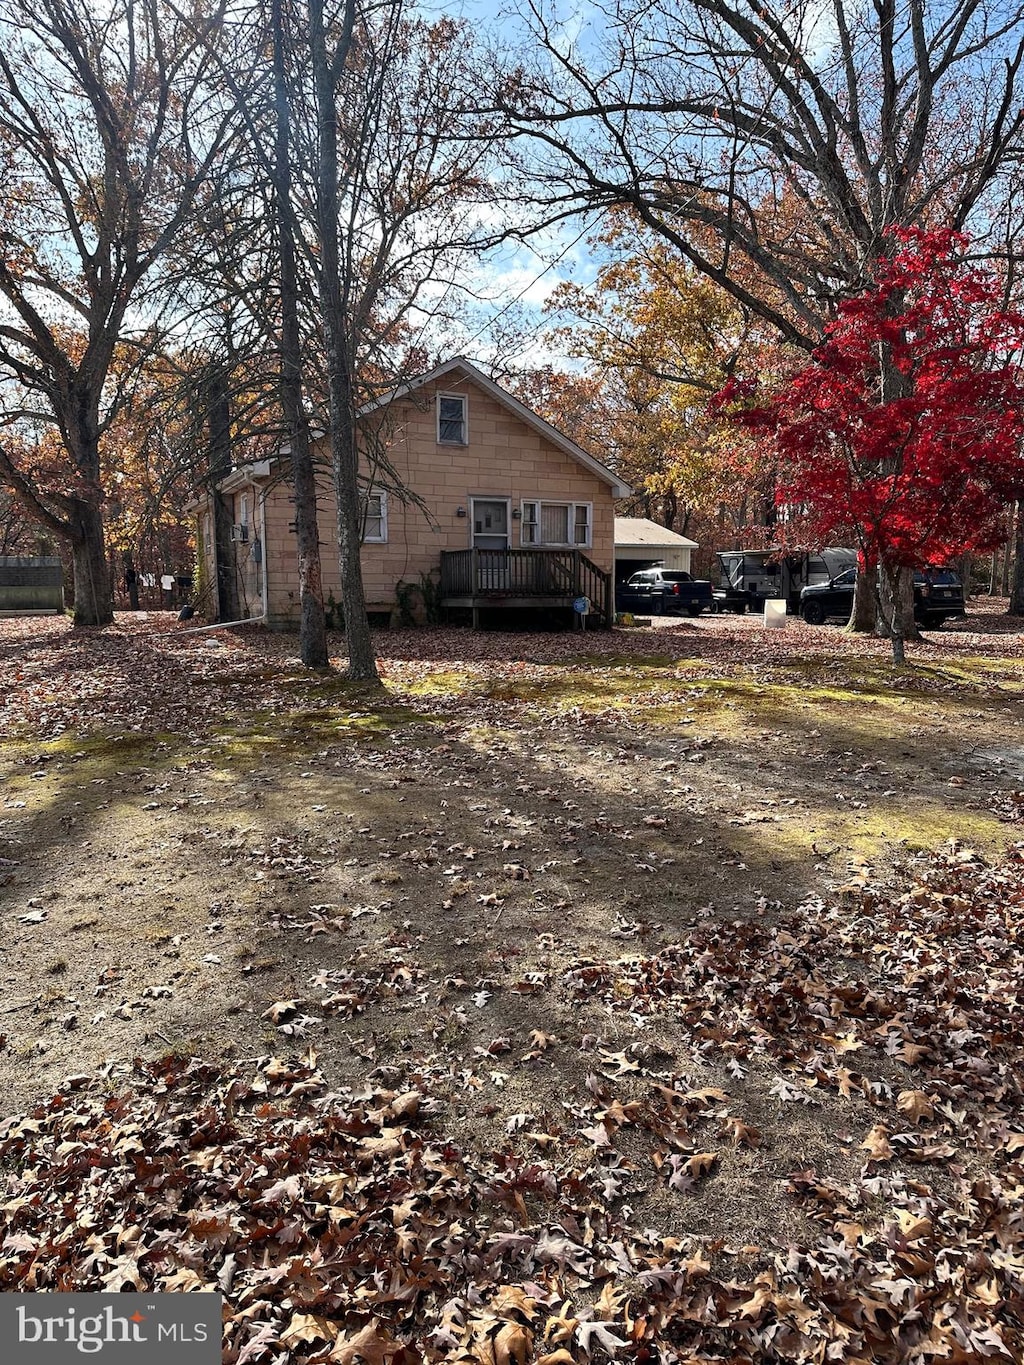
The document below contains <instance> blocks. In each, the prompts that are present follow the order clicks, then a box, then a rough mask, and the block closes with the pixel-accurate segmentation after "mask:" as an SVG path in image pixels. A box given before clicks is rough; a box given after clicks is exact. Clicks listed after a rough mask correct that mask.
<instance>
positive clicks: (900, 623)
mask: <svg viewBox="0 0 1024 1365" xmlns="http://www.w3.org/2000/svg"><path fill="white" fill-rule="evenodd" d="M877 607H878V622H879V627H878V633H879V634H880V635H883V636H888V637H889V639H890V640H891V641H892V661H893V663H894V664H895V665H896V667H897V668H899V667H901V666H902V665H903V664H904V663H906V659H907V655H906V648H905V642H906V641H907V640H919V639H920V638H921V636H920V633H919V631H918V629H917V623H916V622H915V620H914V571H913V570H912V569H901V568H889V567H888V566H887V565H883V566H880V568H879V572H878V596H877Z"/></svg>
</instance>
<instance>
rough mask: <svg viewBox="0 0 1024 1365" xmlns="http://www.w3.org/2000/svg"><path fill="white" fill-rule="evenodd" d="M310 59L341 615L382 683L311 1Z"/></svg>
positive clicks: (329, 75) (354, 653) (362, 675)
mask: <svg viewBox="0 0 1024 1365" xmlns="http://www.w3.org/2000/svg"><path fill="white" fill-rule="evenodd" d="M353 21H354V9H353V6H352V3H351V0H348V3H347V4H346V12H345V27H344V32H343V34H342V36H341V37H340V38H339V45H338V48H337V50H336V52H335V54H334V61H333V70H339V69H340V65H339V63H341V64H343V63H344V60H345V57H346V53H347V45H349V44H350V43H351V33H352V23H353ZM309 27H310V58H311V63H312V67H313V79H314V81H315V83H316V105H317V133H318V137H317V143H318V166H317V226H318V230H319V237H320V270H319V286H320V311H321V314H322V323H323V331H324V342H325V347H326V351H327V387H328V406H329V412H330V422H331V462H332V465H333V469H334V493H335V498H336V500H337V504H338V560H339V567H340V570H341V601H342V608H343V610H344V613H345V643H346V646H347V648H348V661H349V664H348V676H349V677H350V678H352V679H354V680H357V681H361V682H374V683H379V682H380V676H379V674H378V672H377V661H376V658H375V656H374V652H373V641H372V640H371V638H370V625H369V622H368V620H367V618H366V597H365V594H364V592H363V570H362V563H361V560H360V550H361V544H360V541H361V534H360V509H359V451H358V443H357V432H356V414H355V382H354V380H355V376H354V366H355V340H354V337H353V335H352V326H353V320H352V318H351V317H350V315H349V314H350V309H349V308H348V306H347V303H346V300H347V295H348V290H347V289H345V288H344V287H343V281H342V275H341V266H340V261H339V252H338V219H339V207H340V199H339V191H338V114H337V109H336V108H335V86H336V81H335V77H334V74H333V70H332V63H331V62H330V61H329V59H328V55H327V47H326V34H325V32H324V13H323V0H310V5H309Z"/></svg>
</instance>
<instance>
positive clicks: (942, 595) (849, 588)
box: [800, 569, 966, 630]
mask: <svg viewBox="0 0 1024 1365" xmlns="http://www.w3.org/2000/svg"><path fill="white" fill-rule="evenodd" d="M856 583H857V571H856V569H847V570H846V571H845V573H841V574H839V575H838V576H837V577H836V578H832V579H830V580H829V581H828V582H827V583H814V584H812V585H811V586H810V587H806V588H804V589H803V591H802V592H801V593H800V615H801V616H802V617H803V618H804V620H805V621H806V622H807V623H808V625H812V626H820V625H821V624H822V622H823V621H825V620H827V619H828V617H830V616H840V617H842V618H843V619H844V620H848V619H849V616H850V611H851V610H852V608H853V593H854V589H855V587H856ZM965 615H966V610H965V608H964V585H963V584H962V583H961V582H960V579H959V578H957V576H956V574H955V573H953V572H952V571H951V570H950V569H927V570H925V571H924V572H923V573H915V574H914V620H915V621H916V622H917V624H918V625H919V626H923V627H924V628H925V630H937V629H938V627H939V626H941V625H942V623H943V621H949V620H951V619H952V618H953V617H956V616H965Z"/></svg>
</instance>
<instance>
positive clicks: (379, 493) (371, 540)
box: [359, 488, 388, 545]
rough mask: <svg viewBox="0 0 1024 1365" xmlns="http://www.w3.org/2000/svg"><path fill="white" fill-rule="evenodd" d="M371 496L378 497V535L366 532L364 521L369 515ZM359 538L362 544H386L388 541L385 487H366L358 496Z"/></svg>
mask: <svg viewBox="0 0 1024 1365" xmlns="http://www.w3.org/2000/svg"><path fill="white" fill-rule="evenodd" d="M371 498H380V535H379V536H371V535H367V533H366V522H367V518H368V517H369V515H370V512H369V505H370V499H371ZM360 508H361V510H360V523H361V525H360V528H359V529H360V539H361V543H362V544H363V545H386V544H387V543H388V494H387V489H386V488H368V489H366V491H365V492H364V493H363V495H362V497H361V498H360ZM374 520H376V518H374Z"/></svg>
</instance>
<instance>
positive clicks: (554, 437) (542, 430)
mask: <svg viewBox="0 0 1024 1365" xmlns="http://www.w3.org/2000/svg"><path fill="white" fill-rule="evenodd" d="M451 374H462V375H464V376H465V377H466V378H467V379H468V380H469V381H470V382H471V383H473V384H475V385H476V386H477V387H478V388H480V389H483V391H484V393H486V394H487V395H488V396H489V397H491V398H493V399H494V400H495V402H496V403H500V404H501V406H502V407H503V408H505V409H507V411H509V412H511V413H512V414H513V415H514V416H516V417H518V418H519V419H520V421H522V422H525V423H526V425H527V426H528V427H532V429H533V430H534V431H535V432H537V434H538V435H539V436H543V437H544V439H545V440H547V441H550V442H551V444H552V445H553V446H556V447H557V448H558V449H559V450H560V451H562V453H563V454H564V455H568V456H569V458H570V459H571V460H575V461H576V463H577V464H580V465H582V466H583V468H584V469H586V470H589V472H590V473H591V474H593V475H594V476H595V477H596V478H598V479H600V480H601V482H602V483H606V484H608V486H609V487H610V488H611V490H612V497H613V498H626V497H628V496H629V494H630V493H631V492H632V489H631V488H630V487H629V484H626V483H623V482H622V480H621V479H620V478H619V477H618V476H617V475H616V474H613V473H612V471H611V470H610V469H609V468H608V467H607V466H606V465H603V464H602V463H601V462H600V460H595V459H594V457H593V455H588V454H587V452H586V451H585V450H584V449H583V447H582V446H578V445H577V444H576V442H575V441H572V440H570V439H569V437H568V436H563V435H562V433H561V432H560V431H559V430H558V429H557V427H553V426H552V425H551V423H550V422H545V420H544V418H543V417H539V416H538V415H537V413H535V412H534V411H533V410H532V409H531V408H528V407H527V406H526V404H525V403H520V401H519V399H518V398H513V396H512V395H511V394H510V393H507V392H506V391H505V389H503V388H502V387H501V386H500V385H499V384H495V382H494V380H493V379H488V377H487V375H485V374H484V373H483V371H482V370H478V369H477V367H476V366H475V365H474V364H472V362H471V361H469V360H467V359H466V358H465V356H456V357H455V359H454V360H448V361H445V363H444V364H443V365H438V367H437V368H436V369H434V370H431V371H430V373H429V374H424V375H421V376H420V377H419V379H413V380H411V381H410V382H409V383H408V384H402V385H400V386H399V387H398V388H397V389H394V390H392V392H391V393H389V394H386V395H385V396H384V397H383V398H378V399H376V400H375V401H374V402H372V403H366V404H365V405H364V406H363V407H361V408H360V409H359V413H358V416H359V417H369V416H371V415H372V414H373V413H375V412H380V411H381V410H382V409H383V408H386V407H388V406H390V404H392V403H396V402H398V401H399V400H400V399H402V398H406V397H408V396H409V395H411V394H414V393H416V392H417V390H418V389H422V388H424V387H425V386H426V385H427V384H433V383H434V382H435V381H436V380H439V379H444V378H446V377H447V376H448V375H451Z"/></svg>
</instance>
